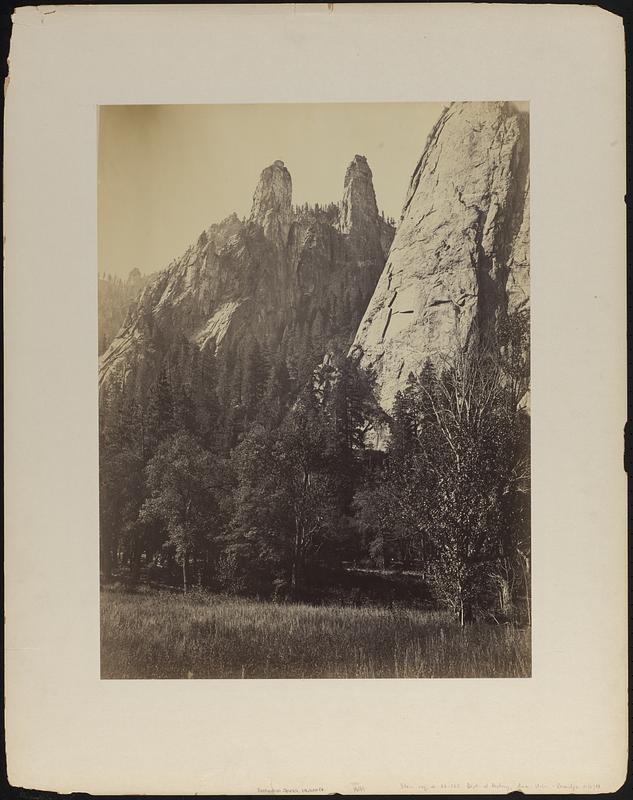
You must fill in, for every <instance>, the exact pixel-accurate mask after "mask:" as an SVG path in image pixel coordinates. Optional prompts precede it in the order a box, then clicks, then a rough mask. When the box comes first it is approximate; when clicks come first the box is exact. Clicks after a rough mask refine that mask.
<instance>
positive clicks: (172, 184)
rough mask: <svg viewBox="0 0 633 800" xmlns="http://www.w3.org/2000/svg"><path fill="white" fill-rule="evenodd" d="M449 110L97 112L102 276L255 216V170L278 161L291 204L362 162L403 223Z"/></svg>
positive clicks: (382, 204)
mask: <svg viewBox="0 0 633 800" xmlns="http://www.w3.org/2000/svg"><path fill="white" fill-rule="evenodd" d="M445 105H446V104H444V103H328V104H309V105H308V104H305V105H302V104H269V105H163V106H157V105H154V106H152V105H145V106H101V107H100V109H99V154H98V159H99V162H98V169H99V172H98V244H99V263H98V268H99V272H100V273H103V272H105V273H110V274H112V275H118V276H121V277H125V276H127V275H128V274H129V272H130V270H132V269H133V268H135V267H136V268H138V269H140V271H141V272H143V273H149V272H154V271H155V270H158V269H163V268H164V267H166V266H167V265H168V264H169V262H170V261H171V260H172V259H173V258H175V257H177V256H179V255H181V254H182V253H183V252H184V251H185V250H186V249H187V247H188V246H189V245H190V244H192V243H193V242H195V241H196V240H197V238H198V236H199V234H200V233H201V232H202V231H203V230H204V229H205V228H207V227H209V225H211V224H212V223H214V222H219V221H220V220H222V219H224V218H225V217H227V216H228V215H229V214H231V213H232V212H234V211H235V212H236V213H237V214H238V216H240V217H242V216H248V214H249V213H250V207H251V201H252V197H253V192H254V190H255V186H256V185H257V181H258V179H259V175H260V173H261V171H262V170H263V169H264V168H265V167H267V166H268V165H269V164H272V162H273V161H275V160H277V159H280V160H282V161H283V162H284V163H285V164H286V167H287V168H288V170H289V171H290V174H291V176H292V184H293V202H294V203H296V204H301V203H305V202H309V203H311V204H312V203H329V202H332V201H338V200H340V198H341V196H342V194H343V179H344V177H345V170H346V168H347V165H348V164H349V162H350V161H351V160H352V159H353V157H354V155H356V154H359V155H364V156H366V157H367V160H368V162H369V166H370V167H371V170H372V172H373V175H374V189H375V191H376V199H377V202H378V208H379V209H381V210H384V212H385V214H387V215H389V216H393V217H395V218H396V219H397V218H399V216H400V211H401V209H402V204H403V201H404V197H405V194H406V190H407V187H408V184H409V179H410V177H411V174H412V172H413V170H414V169H415V166H416V164H417V162H418V160H419V158H420V155H421V154H422V150H423V148H424V144H425V142H426V137H427V135H428V134H429V132H430V130H431V128H432V127H433V125H434V123H435V122H436V120H437V118H438V117H439V115H440V113H441V111H442V109H443V108H444V106H445Z"/></svg>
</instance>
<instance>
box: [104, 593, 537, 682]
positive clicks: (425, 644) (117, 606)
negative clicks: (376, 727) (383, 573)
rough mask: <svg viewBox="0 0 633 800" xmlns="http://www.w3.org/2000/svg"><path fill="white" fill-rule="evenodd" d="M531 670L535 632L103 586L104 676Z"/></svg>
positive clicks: (425, 616)
mask: <svg viewBox="0 0 633 800" xmlns="http://www.w3.org/2000/svg"><path fill="white" fill-rule="evenodd" d="M529 675H530V631H529V630H520V629H517V628H512V627H510V626H493V625H486V624H474V625H469V626H467V627H466V628H464V629H463V630H462V629H460V628H459V627H458V626H457V625H455V624H454V623H452V622H450V621H449V619H448V617H447V615H446V614H445V613H443V612H440V611H421V610H417V609H395V610H389V609H386V608H374V607H364V608H353V607H348V606H311V605H304V604H273V603H265V602H257V601H254V600H247V599H242V598H233V597H223V596H217V595H204V594H191V595H188V596H186V597H184V596H182V595H178V594H175V593H171V592H167V591H156V590H150V589H144V590H142V591H139V592H135V593H131V592H123V591H120V590H113V589H107V588H106V589H102V592H101V677H102V678H470V677H473V678H501V677H514V678H519V677H529Z"/></svg>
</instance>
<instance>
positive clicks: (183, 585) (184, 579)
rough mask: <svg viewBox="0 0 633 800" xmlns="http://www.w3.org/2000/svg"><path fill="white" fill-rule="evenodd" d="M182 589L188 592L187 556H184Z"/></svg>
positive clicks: (184, 592) (185, 592)
mask: <svg viewBox="0 0 633 800" xmlns="http://www.w3.org/2000/svg"><path fill="white" fill-rule="evenodd" d="M182 591H183V594H187V556H183V557H182Z"/></svg>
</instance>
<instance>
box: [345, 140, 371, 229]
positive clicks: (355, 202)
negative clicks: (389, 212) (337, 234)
mask: <svg viewBox="0 0 633 800" xmlns="http://www.w3.org/2000/svg"><path fill="white" fill-rule="evenodd" d="M372 178H373V176H372V173H371V169H370V168H369V164H368V163H367V159H366V158H365V156H360V155H355V156H354V159H353V160H352V162H351V163H350V165H349V166H348V168H347V171H346V172H345V181H344V183H343V200H342V202H341V222H340V228H341V233H351V232H352V230H353V229H354V228H358V227H361V228H362V227H364V226H365V225H367V223H368V222H369V223H370V224H371V225H372V226H373V225H375V223H376V222H377V220H378V206H377V205H376V194H375V192H374V183H373V180H372Z"/></svg>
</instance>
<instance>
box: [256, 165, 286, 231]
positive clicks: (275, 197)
mask: <svg viewBox="0 0 633 800" xmlns="http://www.w3.org/2000/svg"><path fill="white" fill-rule="evenodd" d="M250 219H251V221H252V222H254V223H255V224H257V225H259V226H260V227H261V228H262V230H263V231H264V234H265V235H266V236H267V237H268V238H269V239H271V241H273V242H275V244H276V245H277V246H278V247H283V246H284V245H285V243H286V242H287V240H288V231H289V230H290V224H291V222H292V178H291V177H290V173H289V172H288V170H287V169H286V167H285V165H284V162H283V161H275V162H274V164H271V165H270V166H269V167H266V169H265V170H264V171H263V172H262V174H261V177H260V179H259V183H258V184H257V188H256V189H255V194H254V195H253V205H252V208H251V216H250Z"/></svg>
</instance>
